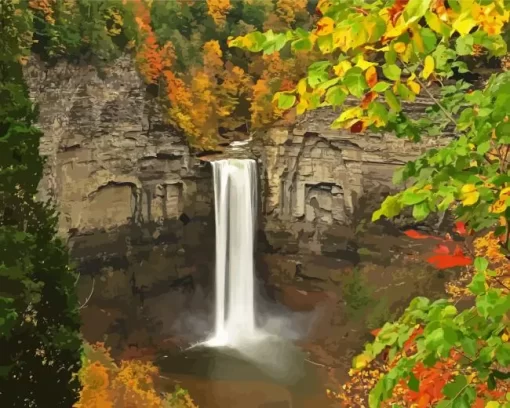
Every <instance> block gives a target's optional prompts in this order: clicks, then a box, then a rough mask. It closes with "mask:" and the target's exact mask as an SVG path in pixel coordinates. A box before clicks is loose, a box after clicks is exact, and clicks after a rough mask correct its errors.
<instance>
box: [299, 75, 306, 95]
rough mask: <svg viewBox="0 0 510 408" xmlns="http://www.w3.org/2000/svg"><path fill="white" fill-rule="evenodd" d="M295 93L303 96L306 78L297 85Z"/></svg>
mask: <svg viewBox="0 0 510 408" xmlns="http://www.w3.org/2000/svg"><path fill="white" fill-rule="evenodd" d="M297 91H298V94H299V95H303V94H304V93H305V92H306V78H302V79H301V80H300V81H299V82H298V84H297Z"/></svg>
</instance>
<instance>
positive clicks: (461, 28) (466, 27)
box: [452, 11, 476, 36]
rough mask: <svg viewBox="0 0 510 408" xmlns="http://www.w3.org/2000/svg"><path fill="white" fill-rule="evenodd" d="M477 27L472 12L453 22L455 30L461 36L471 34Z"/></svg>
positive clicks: (463, 14)
mask: <svg viewBox="0 0 510 408" xmlns="http://www.w3.org/2000/svg"><path fill="white" fill-rule="evenodd" d="M475 26H476V21H475V20H474V19H473V18H472V17H471V12H470V11H469V12H465V13H462V14H461V15H460V16H459V18H457V20H455V21H454V22H453V25H452V27H453V29H454V30H456V31H458V32H459V34H460V35H461V36H463V35H467V34H469V32H470V31H471V30H472V29H473V27H475Z"/></svg>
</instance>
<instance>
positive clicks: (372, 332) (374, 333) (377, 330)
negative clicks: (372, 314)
mask: <svg viewBox="0 0 510 408" xmlns="http://www.w3.org/2000/svg"><path fill="white" fill-rule="evenodd" d="M380 331H381V329H374V330H372V331H371V332H370V334H371V335H372V336H374V337H377V335H378V334H379V332H380Z"/></svg>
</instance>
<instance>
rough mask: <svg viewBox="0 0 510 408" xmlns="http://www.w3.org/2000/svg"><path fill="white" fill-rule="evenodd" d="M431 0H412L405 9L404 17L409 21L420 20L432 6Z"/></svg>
mask: <svg viewBox="0 0 510 408" xmlns="http://www.w3.org/2000/svg"><path fill="white" fill-rule="evenodd" d="M430 3H431V0H410V1H409V3H407V6H406V7H405V9H404V18H405V19H406V21H407V22H408V23H412V22H414V21H418V20H419V19H420V18H422V17H423V16H424V15H425V13H426V12H427V10H428V9H429V8H430Z"/></svg>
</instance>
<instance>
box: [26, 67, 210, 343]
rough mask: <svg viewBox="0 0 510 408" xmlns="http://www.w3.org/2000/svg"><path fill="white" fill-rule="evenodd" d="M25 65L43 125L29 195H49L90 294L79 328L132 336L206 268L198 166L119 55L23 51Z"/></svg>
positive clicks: (204, 192) (203, 186)
mask: <svg viewBox="0 0 510 408" xmlns="http://www.w3.org/2000/svg"><path fill="white" fill-rule="evenodd" d="M25 75H26V78H27V81H28V83H29V86H30V90H31V94H32V96H33V99H34V100H35V101H36V102H37V103H38V105H39V108H40V122H39V125H40V127H41V128H42V130H43V131H44V137H43V139H42V141H41V146H40V151H41V154H42V155H43V156H45V157H46V168H45V173H44V179H43V180H42V182H41V185H40V194H41V198H42V199H48V198H51V199H52V200H53V201H54V202H55V203H56V204H57V208H58V210H59V212H60V218H59V233H60V235H61V236H63V237H65V238H66V239H67V240H68V245H69V246H70V248H71V249H72V255H73V257H74V258H75V260H76V261H77V264H78V271H79V272H80V274H81V276H80V280H79V288H78V289H79V294H80V299H81V301H82V303H83V302H85V300H86V299H87V298H88V297H89V295H92V296H91V297H90V301H89V302H88V304H87V305H84V308H83V309H82V310H83V316H84V328H85V329H84V330H85V333H86V335H88V336H89V338H90V339H91V340H101V339H103V338H104V337H105V336H109V335H111V336H110V340H111V339H112V336H117V337H119V339H118V341H119V342H120V341H121V339H120V337H124V338H123V340H124V341H127V342H134V343H136V336H135V339H134V340H133V339H130V336H131V335H130V334H129V333H136V332H137V331H139V330H143V331H146V330H147V327H159V328H160V327H162V326H163V324H166V319H168V320H171V315H172V313H173V314H175V313H177V310H179V309H181V308H183V307H185V306H184V304H183V302H186V299H185V297H183V296H180V295H178V293H177V292H179V293H180V292H183V291H184V292H185V291H187V290H192V289H193V288H194V287H195V285H196V284H197V282H198V283H200V282H201V281H200V280H201V279H208V278H210V274H209V273H208V272H209V271H211V270H212V268H213V266H212V265H213V260H214V241H213V240H214V219H213V218H212V211H211V209H212V202H211V197H212V184H211V172H210V169H209V168H208V166H207V164H205V163H202V162H201V161H199V160H197V159H196V158H195V157H194V156H193V155H192V154H190V148H189V147H188V145H187V143H186V140H185V138H184V137H183V136H182V135H180V134H179V133H177V132H175V130H174V129H173V128H172V127H170V126H168V125H166V124H165V123H164V122H163V120H162V116H161V114H160V112H159V110H158V105H157V102H156V101H154V100H153V98H150V97H149V96H148V94H147V92H146V90H145V86H144V85H143V83H142V82H141V81H140V79H139V76H138V74H137V72H136V70H135V68H134V66H133V64H132V61H131V60H130V59H129V58H120V59H118V60H117V61H115V62H114V63H113V64H111V65H108V66H107V67H103V68H102V69H99V68H96V67H93V66H90V65H74V64H70V63H67V62H59V63H58V64H57V65H56V66H53V67H48V66H46V65H45V64H43V63H42V62H39V61H37V60H35V59H33V60H32V61H31V63H30V64H29V65H28V66H27V68H26V71H25ZM204 286H207V285H205V284H204ZM91 288H93V290H92V291H91ZM176 293H177V294H176ZM179 302H180V303H179ZM162 305H165V306H166V307H168V310H163V309H162V307H160V306H162ZM100 322H101V323H100ZM119 328H121V330H119ZM119 332H120V333H124V335H122V334H121V335H120V336H119ZM139 337H140V336H139ZM114 343H115V342H114Z"/></svg>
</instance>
